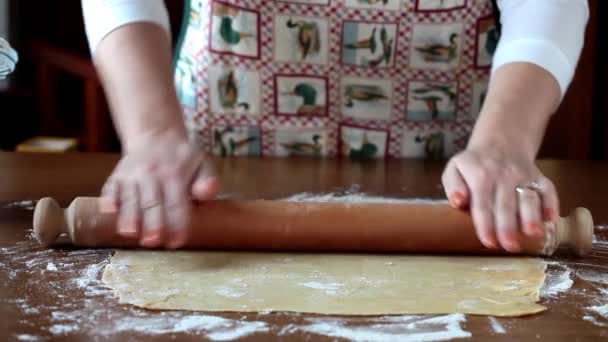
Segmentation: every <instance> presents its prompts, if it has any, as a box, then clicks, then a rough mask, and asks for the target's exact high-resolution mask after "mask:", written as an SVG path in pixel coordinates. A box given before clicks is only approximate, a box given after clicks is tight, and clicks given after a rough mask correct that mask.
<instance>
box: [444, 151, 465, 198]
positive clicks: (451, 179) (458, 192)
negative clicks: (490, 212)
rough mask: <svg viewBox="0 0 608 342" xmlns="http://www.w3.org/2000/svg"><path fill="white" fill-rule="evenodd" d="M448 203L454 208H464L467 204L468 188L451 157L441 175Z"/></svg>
mask: <svg viewBox="0 0 608 342" xmlns="http://www.w3.org/2000/svg"><path fill="white" fill-rule="evenodd" d="M441 182H442V183H443V187H444V189H445V195H446V196H447V198H448V200H449V202H450V205H451V206H452V207H454V208H456V209H465V208H467V207H468V206H469V188H468V187H467V183H466V182H465V180H464V178H463V177H462V175H461V174H460V171H459V170H458V166H457V163H456V162H455V161H454V159H452V160H451V161H450V162H449V163H448V165H447V166H446V168H445V170H444V171H443V175H442V176H441Z"/></svg>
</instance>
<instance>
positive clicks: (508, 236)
mask: <svg viewBox="0 0 608 342" xmlns="http://www.w3.org/2000/svg"><path fill="white" fill-rule="evenodd" d="M442 182H443V186H444V188H445V192H446V195H447V197H448V199H449V201H450V204H451V205H452V206H453V207H455V208H459V209H467V208H468V209H470V212H471V216H472V218H473V222H474V224H475V230H476V232H477V236H478V238H479V240H480V241H481V242H482V244H483V245H484V246H486V247H488V248H503V249H505V250H506V251H508V252H512V253H517V252H520V251H521V249H522V247H523V246H522V240H523V239H524V238H526V237H532V238H540V237H542V236H544V233H545V231H544V222H547V221H553V220H556V219H557V218H558V217H559V202H558V196H557V192H556V189H555V186H554V185H553V183H552V182H551V180H549V179H548V178H547V177H545V176H544V175H543V174H542V173H541V172H540V170H539V169H538V168H537V167H536V165H535V164H534V160H533V159H530V158H529V157H528V156H527V154H526V153H518V151H517V150H515V149H509V148H499V147H496V146H481V147H479V146H469V148H467V149H466V150H464V151H463V152H461V153H459V154H457V155H456V156H454V157H453V158H452V159H451V160H450V161H449V163H448V164H447V166H446V168H445V170H444V173H443V176H442Z"/></svg>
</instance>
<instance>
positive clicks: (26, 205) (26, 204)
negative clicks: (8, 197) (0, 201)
mask: <svg viewBox="0 0 608 342" xmlns="http://www.w3.org/2000/svg"><path fill="white" fill-rule="evenodd" d="M35 207H36V201H34V200H24V201H16V202H10V203H6V204H4V205H2V207H1V208H2V209H21V210H34V208H35Z"/></svg>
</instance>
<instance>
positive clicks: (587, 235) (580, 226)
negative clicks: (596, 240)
mask: <svg viewBox="0 0 608 342" xmlns="http://www.w3.org/2000/svg"><path fill="white" fill-rule="evenodd" d="M593 229H594V226H593V217H592V216H591V212H590V211H589V210H588V209H585V208H576V209H574V211H573V212H571V213H570V215H569V216H566V217H560V218H559V219H558V220H557V222H556V223H555V226H554V227H553V228H552V227H548V229H546V234H548V236H547V243H546V244H545V251H544V252H545V253H543V254H545V255H551V254H553V252H555V250H556V249H557V248H558V247H568V248H569V249H570V250H571V251H573V252H574V253H575V254H576V255H578V256H585V255H587V254H589V252H591V249H592V248H593Z"/></svg>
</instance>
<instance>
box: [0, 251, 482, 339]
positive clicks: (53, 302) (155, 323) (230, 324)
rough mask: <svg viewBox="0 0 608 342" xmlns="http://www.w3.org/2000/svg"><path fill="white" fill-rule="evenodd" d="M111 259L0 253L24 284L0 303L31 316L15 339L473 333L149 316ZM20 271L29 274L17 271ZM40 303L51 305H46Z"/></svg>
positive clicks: (460, 318) (335, 322) (336, 321)
mask: <svg viewBox="0 0 608 342" xmlns="http://www.w3.org/2000/svg"><path fill="white" fill-rule="evenodd" d="M109 257H110V251H109V250H62V249H56V250H55V249H46V248H43V247H41V246H39V245H38V244H37V243H36V242H35V241H33V240H32V239H30V241H27V242H20V243H17V244H16V245H14V246H11V247H3V248H0V274H1V273H4V274H9V275H10V276H11V277H12V278H11V280H10V281H15V282H20V283H21V284H22V285H20V286H21V288H22V289H21V290H20V292H19V293H20V297H18V298H12V299H6V300H4V301H3V300H0V305H10V306H12V307H16V308H18V309H20V311H21V313H22V315H23V316H24V319H23V320H21V321H20V323H19V324H23V327H22V328H20V326H17V327H16V329H15V335H14V336H13V339H14V340H19V341H44V340H54V339H60V338H70V336H71V335H73V334H75V333H78V334H83V333H84V334H88V335H90V336H99V337H101V338H102V339H104V338H105V339H107V340H115V339H118V335H119V334H123V333H128V332H133V333H137V334H140V335H145V336H158V335H165V334H166V335H172V334H177V333H188V334H191V335H196V336H199V337H201V338H202V339H207V340H213V341H228V340H234V339H239V338H246V337H248V336H251V335H253V334H257V333H271V334H273V335H280V336H281V337H283V338H285V339H289V335H290V334H291V333H302V332H304V333H306V332H308V333H311V334H316V335H323V336H326V337H329V338H340V337H343V338H349V339H352V340H353V341H371V342H374V341H394V340H399V341H440V340H449V339H453V338H459V337H470V336H471V333H469V332H467V331H465V330H463V328H462V326H461V325H462V323H463V322H464V321H465V316H464V315H448V316H439V317H432V316H397V317H392V316H390V317H380V318H368V317H365V318H348V319H340V318H335V317H320V318H310V319H306V318H302V317H305V316H300V315H297V314H285V315H287V316H286V317H287V318H288V321H291V322H301V320H302V319H304V320H305V323H304V324H299V323H298V324H296V323H292V324H289V325H287V326H285V325H277V324H273V323H269V322H265V321H263V320H261V318H260V317H264V315H263V314H259V315H257V316H256V315H255V314H250V315H248V316H245V317H242V318H226V317H221V316H219V315H218V316H216V315H202V314H193V313H192V312H181V311H177V312H175V311H170V312H157V311H148V310H143V309H139V308H136V307H133V306H127V305H117V304H116V299H115V298H114V297H113V291H112V290H111V289H110V288H108V287H106V286H105V285H104V284H103V282H102V281H101V275H102V273H103V269H104V267H105V266H106V265H107V264H108V262H109ZM55 269H56V270H61V275H62V276H61V277H57V276H53V277H49V278H48V280H47V281H45V282H43V283H41V282H39V281H36V280H33V279H41V278H42V277H44V274H45V273H48V272H49V270H55ZM14 270H23V271H19V272H14V273H11V272H13V271H14ZM32 275H34V276H32ZM7 281H9V280H7ZM306 285H308V286H310V287H313V288H319V287H320V288H323V289H325V290H328V291H336V292H339V291H340V288H341V286H340V284H337V283H336V284H334V283H328V284H325V283H318V282H314V281H311V282H308V283H306ZM242 290H243V289H241V286H239V283H238V282H236V281H235V285H234V286H231V287H230V288H227V289H219V291H224V294H225V295H232V296H236V294H237V292H238V291H242ZM75 292H80V293H84V294H85V296H84V297H83V296H82V295H79V296H73V293H75ZM39 298H47V299H48V300H45V301H44V302H39V301H38V300H39ZM83 298H84V299H83ZM108 306H112V309H110V310H105V309H104V308H105V307H108ZM38 315H43V316H46V317H49V320H50V324H48V325H46V326H36V329H38V333H37V334H31V333H28V334H24V332H25V331H28V332H30V331H31V330H32V326H31V324H32V323H31V322H34V321H35V318H36V317H37V316H38ZM109 315H111V316H109ZM272 315H277V313H273V314H272Z"/></svg>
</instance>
